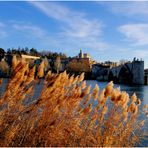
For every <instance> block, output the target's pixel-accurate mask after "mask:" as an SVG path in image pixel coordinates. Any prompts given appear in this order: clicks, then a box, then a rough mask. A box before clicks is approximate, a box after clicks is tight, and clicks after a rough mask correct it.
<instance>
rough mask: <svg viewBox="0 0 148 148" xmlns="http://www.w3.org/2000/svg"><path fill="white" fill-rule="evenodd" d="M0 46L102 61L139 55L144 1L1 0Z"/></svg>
mask: <svg viewBox="0 0 148 148" xmlns="http://www.w3.org/2000/svg"><path fill="white" fill-rule="evenodd" d="M0 47H1V48H4V49H6V50H7V49H8V48H12V47H13V48H18V47H29V48H32V47H33V48H36V49H38V50H39V51H43V50H47V51H52V52H62V53H65V54H67V55H68V56H76V55H77V54H78V53H79V51H80V49H82V50H83V52H84V53H88V54H90V55H91V57H92V59H94V60H96V61H98V62H103V61H108V60H110V61H120V60H123V59H124V60H130V61H132V60H133V58H134V57H136V58H138V59H141V58H142V59H143V60H144V62H145V68H148V2H146V1H143V2H141V1H139V2H138V1H137V2H132V1H131V2H125V1H121V2H120V1H118V2H117V1H116V2H109V1H108V2H107V1H98V2H97V1H87V2H84V1H65V2H61V1H54V2H51V1H46V2H41V1H15V2H11V1H0Z"/></svg>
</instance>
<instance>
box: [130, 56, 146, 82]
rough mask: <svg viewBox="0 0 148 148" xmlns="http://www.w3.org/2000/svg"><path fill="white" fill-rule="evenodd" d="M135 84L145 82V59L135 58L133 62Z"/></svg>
mask: <svg viewBox="0 0 148 148" xmlns="http://www.w3.org/2000/svg"><path fill="white" fill-rule="evenodd" d="M132 75H133V79H132V80H133V84H144V61H142V60H139V59H137V60H136V58H134V60H133V62H132Z"/></svg>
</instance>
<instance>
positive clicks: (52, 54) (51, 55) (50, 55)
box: [41, 52, 67, 60]
mask: <svg viewBox="0 0 148 148" xmlns="http://www.w3.org/2000/svg"><path fill="white" fill-rule="evenodd" d="M41 54H42V53H41ZM44 55H46V56H47V58H48V59H52V60H55V59H56V58H57V57H60V58H61V59H65V58H67V56H66V55H65V54H64V53H57V52H46V53H45V54H44Z"/></svg>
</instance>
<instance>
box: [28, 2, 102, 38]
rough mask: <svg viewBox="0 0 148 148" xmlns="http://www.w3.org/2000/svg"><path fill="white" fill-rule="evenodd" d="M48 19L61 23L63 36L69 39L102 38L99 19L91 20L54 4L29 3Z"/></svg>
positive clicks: (82, 14)
mask: <svg viewBox="0 0 148 148" xmlns="http://www.w3.org/2000/svg"><path fill="white" fill-rule="evenodd" d="M29 3H31V4H32V5H34V6H35V7H37V8H38V9H39V10H40V11H42V12H43V13H44V14H46V15H47V16H48V17H50V18H53V19H56V20H58V21H59V22H60V23H61V29H62V32H61V33H62V34H63V35H65V36H68V37H76V38H86V37H89V36H95V37H96V36H100V34H101V29H102V26H103V25H102V22H101V21H99V20H97V19H91V20H89V19H88V18H86V14H85V13H82V12H77V11H74V10H71V9H69V8H67V7H65V6H63V5H60V4H58V3H53V2H29Z"/></svg>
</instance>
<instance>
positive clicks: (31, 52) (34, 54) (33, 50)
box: [30, 48, 38, 56]
mask: <svg viewBox="0 0 148 148" xmlns="http://www.w3.org/2000/svg"><path fill="white" fill-rule="evenodd" d="M30 54H31V55H33V56H37V55H38V52H37V50H36V49H35V48H31V49H30Z"/></svg>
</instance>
